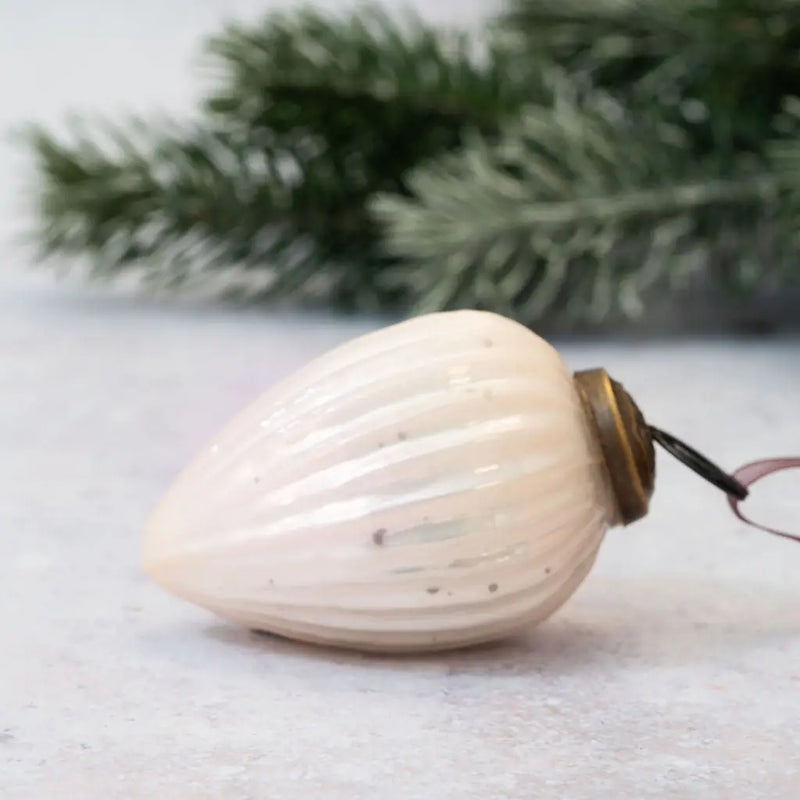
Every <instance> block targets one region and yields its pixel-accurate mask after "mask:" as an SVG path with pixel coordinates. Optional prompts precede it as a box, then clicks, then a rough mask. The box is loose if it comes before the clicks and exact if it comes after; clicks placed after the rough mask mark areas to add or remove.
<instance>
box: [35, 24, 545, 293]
mask: <svg viewBox="0 0 800 800" xmlns="http://www.w3.org/2000/svg"><path fill="white" fill-rule="evenodd" d="M476 50H477V48H476V46H475V44H474V42H471V41H470V40H469V39H468V38H467V37H466V36H465V35H463V34H459V33H447V32H441V31H439V30H438V29H434V28H432V27H430V26H426V25H424V24H423V23H421V22H418V21H417V22H414V21H413V20H412V22H410V23H409V24H408V26H407V29H406V28H403V26H401V25H400V24H399V23H395V22H393V21H392V20H391V19H389V17H388V16H385V15H383V14H382V13H381V12H378V11H365V12H358V13H355V14H354V15H352V16H350V17H344V18H338V17H334V16H326V15H324V14H321V13H319V12H315V11H300V12H295V13H292V14H272V15H270V16H268V17H267V18H266V19H265V20H264V22H263V23H261V24H260V25H257V26H255V27H242V26H232V27H230V28H228V29H227V30H226V31H224V32H223V33H222V34H221V35H220V36H218V37H215V38H214V39H212V40H211V41H210V42H209V44H208V53H209V54H210V57H211V61H212V64H213V65H214V66H215V67H216V74H217V81H216V88H215V90H214V92H213V93H212V95H211V97H210V98H209V100H208V102H207V103H206V111H205V112H204V113H203V114H201V116H200V118H199V119H198V120H197V122H196V124H194V125H193V126H191V127H190V128H188V129H181V128H180V127H178V126H163V125H161V126H160V125H155V124H146V123H135V124H134V123H133V122H128V123H125V124H120V125H114V126H106V127H105V129H104V128H103V127H102V126H100V125H94V126H92V125H88V124H87V125H84V129H83V130H82V131H81V132H78V133H76V134H75V135H74V136H73V137H72V141H62V140H60V139H58V138H56V137H55V136H53V135H51V134H49V133H48V132H47V131H45V130H44V129H42V128H39V127H34V128H32V129H31V130H30V132H29V136H28V141H29V144H30V147H31V149H32V151H33V153H34V156H35V158H36V165H37V171H38V174H39V177H40V181H39V184H40V185H39V199H38V219H39V227H38V231H37V232H36V235H37V238H38V239H39V241H40V244H41V249H42V252H43V255H44V256H45V257H46V256H52V255H58V254H67V255H72V254H88V255H90V256H91V257H92V259H93V263H94V275H95V276H101V275H105V276H113V275H115V274H117V273H118V272H121V271H124V270H131V269H137V270H138V269H140V268H141V267H144V268H145V270H146V274H147V275H148V278H149V280H151V281H152V282H153V283H154V284H156V285H166V284H168V283H169V284H174V283H179V282H181V281H185V280H188V279H189V278H192V279H200V278H207V277H208V275H209V273H211V272H214V271H218V270H221V269H225V268H228V267H230V266H240V267H243V268H245V269H249V270H251V271H254V270H255V269H256V268H263V271H264V272H267V273H269V274H270V275H271V276H272V277H271V278H270V280H266V279H264V278H262V279H261V280H260V281H259V285H261V286H262V288H261V289H260V290H259V292H260V293H264V294H266V293H267V291H268V289H267V288H266V285H268V287H269V291H274V292H278V291H280V292H281V293H284V294H288V293H290V292H291V293H295V292H300V293H301V292H302V291H305V290H308V291H311V292H312V293H315V294H317V295H324V296H326V297H329V298H330V300H331V301H332V302H338V303H342V304H345V305H360V306H363V305H366V306H368V307H370V308H372V307H377V306H381V305H382V304H384V303H390V304H391V303H393V302H395V300H396V298H395V295H394V293H392V292H389V291H387V290H379V289H378V286H379V282H378V281H377V275H378V274H379V273H380V271H381V270H382V269H383V267H384V266H385V265H386V263H387V259H386V258H385V257H384V256H383V255H382V254H381V253H380V252H379V250H378V248H377V243H378V241H379V237H380V231H379V229H378V227H377V225H376V223H375V220H374V219H373V218H372V216H371V215H370V213H369V211H368V207H367V203H368V200H369V198H370V197H371V196H372V195H373V194H374V192H376V191H378V190H386V191H398V192H403V191H405V186H404V175H405V173H406V171H407V170H408V169H409V168H410V167H412V166H414V165H415V164H417V163H419V162H421V161H422V160H424V159H426V158H431V157H435V156H437V155H438V154H439V153H441V152H444V151H447V150H450V149H452V148H454V147H455V146H457V145H458V144H459V143H460V141H461V135H462V132H463V130H464V129H465V127H466V126H467V125H468V124H469V125H475V126H477V127H478V128H479V129H481V130H483V131H491V130H495V129H496V127H497V125H498V124H499V119H500V118H501V117H502V115H503V113H505V112H506V111H507V110H510V109H514V108H516V107H518V105H519V104H520V103H521V101H522V97H523V96H524V95H526V94H528V93H529V92H530V91H531V90H532V89H531V87H532V86H534V85H535V84H527V85H526V86H525V87H522V85H514V84H513V82H512V81H511V79H510V78H509V77H508V76H509V75H513V72H512V71H510V70H509V71H508V72H507V71H505V70H504V67H503V64H504V58H505V57H504V55H503V53H502V52H500V51H499V50H496V51H493V52H491V53H487V52H483V53H479V52H476ZM298 259H299V260H298ZM314 264H316V267H314V266H313V265H314Z"/></svg>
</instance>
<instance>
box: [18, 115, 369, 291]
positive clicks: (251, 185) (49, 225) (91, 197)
mask: <svg viewBox="0 0 800 800" xmlns="http://www.w3.org/2000/svg"><path fill="white" fill-rule="evenodd" d="M72 139H73V140H72V141H71V142H70V143H63V142H61V141H59V140H58V139H56V138H55V137H54V136H53V135H51V134H49V133H47V132H46V131H44V130H42V129H41V128H32V129H30V131H29V133H28V141H29V144H30V146H31V147H32V149H33V151H34V154H35V156H36V160H37V167H38V172H39V174H40V176H41V189H40V192H39V195H38V216H37V218H38V221H39V224H38V228H37V230H36V231H35V237H36V240H37V241H38V243H39V249H40V257H41V258H42V259H47V258H49V257H52V256H55V255H64V254H67V255H69V254H74V255H85V254H88V255H90V256H91V257H92V276H93V277H102V276H106V277H113V276H116V275H117V274H120V273H122V272H125V271H137V272H138V271H140V270H145V276H146V278H147V280H148V282H149V283H150V284H151V285H153V286H156V287H172V286H175V285H179V284H182V283H185V282H197V280H198V279H203V278H207V277H208V275H207V273H208V272H209V271H214V270H222V269H226V268H230V267H234V266H240V267H243V268H245V269H248V268H249V269H254V268H259V269H261V270H263V271H264V273H265V275H263V276H262V277H261V279H260V280H259V282H258V286H259V289H258V293H259V294H260V295H262V296H267V295H269V294H271V293H278V292H280V293H283V292H286V291H290V290H298V289H299V288H301V287H302V284H303V283H304V281H300V280H299V277H300V276H301V275H303V276H305V279H306V280H308V279H311V278H312V277H313V276H314V274H315V273H316V272H317V271H318V270H323V271H324V269H325V267H326V266H327V267H328V268H329V269H330V270H332V271H333V272H334V273H337V272H338V273H340V280H344V281H345V282H348V283H349V282H350V277H349V275H348V270H346V269H345V268H344V266H343V264H341V263H340V260H341V258H342V253H343V250H344V249H346V246H343V245H342V242H347V241H348V239H349V237H351V236H356V237H358V236H359V235H362V238H363V231H360V230H359V227H358V226H359V225H361V224H363V223H362V222H361V218H362V217H363V209H362V208H361V207H360V206H358V205H357V206H356V207H353V204H352V202H348V198H347V197H346V196H345V197H343V196H341V195H340V194H339V193H338V192H336V191H335V190H334V192H335V196H334V197H331V186H332V185H333V186H334V187H335V181H332V180H331V176H330V175H329V174H327V170H328V168H329V165H327V164H326V163H325V162H324V161H322V162H320V160H319V159H315V158H313V157H309V156H307V155H306V156H304V155H303V154H299V153H296V152H293V151H292V150H290V149H289V148H287V147H282V148H278V147H276V146H274V145H273V144H271V143H269V142H267V141H265V139H264V137H259V138H257V139H256V141H247V140H244V139H238V138H236V137H235V136H234V135H233V134H231V133H230V132H225V133H222V132H219V131H213V130H206V129H194V130H191V131H183V130H173V129H166V128H156V129H153V128H152V127H151V126H149V125H147V124H145V123H141V122H140V123H137V124H133V123H129V124H128V125H126V126H124V127H123V126H112V125H106V126H105V127H103V128H101V127H99V126H93V127H92V129H91V135H88V134H86V133H83V134H81V133H80V132H77V131H76V132H75V133H74V135H73V137H72ZM334 207H335V210H333V209H334ZM377 262H378V260H377V259H376V261H375V262H373V265H374V264H375V263H377ZM362 277H363V276H362ZM328 283H329V284H331V283H334V284H335V283H336V280H335V278H332V277H331V276H329V281H328ZM328 291H331V292H334V293H335V291H336V289H335V287H332V286H328Z"/></svg>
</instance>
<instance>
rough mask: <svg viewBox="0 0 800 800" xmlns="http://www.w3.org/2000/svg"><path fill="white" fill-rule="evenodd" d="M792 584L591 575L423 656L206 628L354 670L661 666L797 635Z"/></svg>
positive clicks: (281, 659)
mask: <svg viewBox="0 0 800 800" xmlns="http://www.w3.org/2000/svg"><path fill="white" fill-rule="evenodd" d="M797 605H798V604H797V593H796V592H793V593H789V592H788V591H785V590H784V591H781V590H780V589H775V588H772V587H769V586H765V585H750V586H748V587H742V586H740V585H735V584H733V583H732V582H727V583H725V584H713V583H710V582H708V581H704V580H702V579H701V578H700V577H698V578H696V579H690V578H686V577H685V576H684V577H679V578H664V579H662V580H659V581H652V580H650V581H647V582H644V581H636V580H631V581H619V580H614V581H613V582H612V581H603V580H598V581H594V582H593V583H592V585H591V586H590V587H587V588H586V589H585V590H584V591H582V592H580V593H579V594H578V596H576V597H575V598H573V601H572V602H571V603H568V604H567V606H566V607H564V608H563V609H562V610H561V612H559V613H558V614H556V615H555V616H554V617H553V618H551V619H550V620H549V621H547V622H545V623H544V624H543V625H541V626H539V627H538V628H534V629H532V630H530V631H526V632H523V633H521V634H519V635H517V636H514V637H511V638H508V639H504V640H502V641H499V642H495V643H491V644H486V645H479V646H476V647H470V648H465V649H461V650H455V651H449V652H444V653H431V654H423V655H382V654H364V653H358V652H353V651H348V650H341V649H333V648H328V647H320V646H317V645H311V644H305V643H301V642H294V641H291V640H289V639H285V638H281V637H278V636H275V635H272V634H269V633H262V632H255V631H249V630H246V629H240V628H236V627H235V626H232V625H227V624H224V623H214V624H212V625H210V626H209V627H208V628H207V629H206V631H205V632H206V634H207V636H208V637H209V638H210V639H211V640H213V641H215V642H217V643H220V644H223V645H225V646H226V647H231V646H232V647H234V648H235V649H236V650H238V651H239V652H241V651H242V650H248V651H251V652H253V653H256V654H258V656H259V657H265V658H269V659H270V670H271V671H272V670H278V671H280V670H281V669H284V668H285V669H286V670H287V671H288V670H291V671H296V670H297V668H298V666H299V662H302V663H303V664H306V665H308V666H309V667H311V666H312V665H313V664H314V663H324V664H325V665H327V666H328V667H329V668H330V669H331V670H332V672H328V673H327V675H328V678H330V677H331V675H332V674H333V673H334V672H335V671H336V670H337V669H338V668H340V667H343V668H344V669H343V670H342V672H343V674H349V672H351V671H352V669H353V668H354V667H357V668H358V669H360V670H370V671H382V670H389V671H393V672H406V673H407V672H408V671H409V670H410V671H412V672H414V671H419V672H421V673H424V674H431V673H433V674H446V675H475V676H485V677H487V678H491V677H493V676H494V677H502V676H508V675H514V674H523V673H524V674H529V675H537V674H538V675H542V676H545V675H569V674H579V673H582V672H586V671H593V672H597V671H600V672H603V671H608V672H619V671H620V670H625V669H628V668H630V669H636V670H641V669H660V668H670V667H686V666H691V665H693V664H698V665H708V664H712V665H713V664H714V663H715V662H719V663H721V662H725V663H731V661H734V662H735V661H736V660H737V659H738V658H739V657H745V656H747V655H749V654H753V653H755V652H757V651H759V650H762V649H764V648H770V647H771V648H780V647H782V646H785V645H786V644H788V643H789V642H792V641H794V642H800V614H798V613H797Z"/></svg>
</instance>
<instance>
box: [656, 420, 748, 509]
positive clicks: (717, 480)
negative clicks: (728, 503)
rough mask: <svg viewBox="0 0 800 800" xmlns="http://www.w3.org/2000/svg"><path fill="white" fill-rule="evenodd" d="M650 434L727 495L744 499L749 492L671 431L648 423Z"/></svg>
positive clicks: (683, 462) (679, 459)
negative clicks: (667, 431)
mask: <svg viewBox="0 0 800 800" xmlns="http://www.w3.org/2000/svg"><path fill="white" fill-rule="evenodd" d="M650 435H651V436H652V437H653V441H655V442H657V443H658V444H660V445H661V447H663V448H664V449H665V450H666V451H667V452H668V453H669V454H670V455H672V456H674V457H675V458H677V459H678V461H680V462H681V463H682V464H685V465H686V466H687V467H689V469H691V470H692V471H693V472H696V473H697V474H698V475H699V476H700V477H701V478H704V479H705V480H707V481H708V482H709V483H711V484H713V485H714V486H716V487H717V488H718V489H722V491H723V492H725V494H727V495H728V496H729V497H733V498H735V499H736V500H744V499H745V498H746V497H747V495H748V494H749V491H748V489H747V487H746V486H745V485H744V484H743V483H742V482H741V481H739V480H737V479H736V478H735V477H734V476H733V475H729V474H728V473H727V472H725V471H724V470H723V469H721V468H720V467H718V466H717V465H716V464H714V463H713V462H711V461H709V460H708V459H707V458H706V457H705V456H704V455H702V454H700V453H698V452H697V450H695V449H693V448H691V447H689V445H688V444H686V443H685V442H682V441H681V440H680V439H678V438H676V437H675V436H673V435H672V434H671V433H666V432H665V431H662V430H660V429H659V428H655V427H653V426H652V425H650Z"/></svg>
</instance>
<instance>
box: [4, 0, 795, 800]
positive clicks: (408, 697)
mask: <svg viewBox="0 0 800 800" xmlns="http://www.w3.org/2000/svg"><path fill="white" fill-rule="evenodd" d="M481 5H482V4H481V3H480V2H478V0H474V2H472V3H469V4H461V3H455V2H451V3H449V7H450V11H451V12H452V9H453V8H463V9H466V11H465V12H464V13H466V12H467V11H468V12H469V13H470V14H474V13H475V12H476V11H477V9H479V8H480V7H481ZM260 6H262V4H257V3H251V2H248V3H244V2H241V3H237V4H234V3H222V2H218V3H212V2H206V3H199V2H189V0H183V1H180V0H161V1H160V2H158V3H156V2H152V0H148V2H146V3H142V4H138V5H134V4H130V3H123V2H121V0H118V2H115V3H105V4H101V3H99V2H97V3H90V2H86V1H85V2H82V3H80V2H70V3H57V2H55V1H54V0H52V1H51V2H43V1H42V0H38V2H28V3H27V4H23V3H12V2H9V0H6V2H4V3H3V4H2V6H0V8H2V20H3V23H2V26H0V74H2V75H3V76H4V78H3V80H2V81H1V82H0V91H2V96H1V97H0V99H2V102H0V113H2V115H3V120H2V122H3V123H8V122H16V121H18V119H19V118H21V117H22V116H28V117H35V118H40V119H41V118H48V119H57V118H58V114H59V113H60V112H61V111H62V110H64V109H66V108H68V107H71V106H75V107H90V108H97V109H99V110H105V111H109V112H112V111H116V110H119V109H123V108H130V107H137V106H138V107H140V108H143V109H146V108H148V107H149V106H150V104H158V103H162V104H165V105H170V106H175V107H179V106H181V104H182V103H183V104H187V105H188V101H189V98H190V96H191V94H192V92H193V91H195V89H196V85H195V84H194V83H193V82H192V81H191V80H190V74H189V58H190V54H191V53H192V51H193V49H194V47H195V45H196V42H197V35H198V33H200V32H201V31H203V30H206V29H209V28H212V27H213V24H214V22H215V20H217V19H218V18H219V17H220V16H221V15H222V14H224V13H225V12H226V11H228V10H231V9H233V10H236V11H242V12H251V11H252V10H253V9H254V8H258V7H260ZM440 13H444V12H440ZM22 166H23V162H22V160H21V159H19V158H17V157H15V156H13V154H12V151H11V150H10V149H8V148H6V149H3V150H2V152H1V153H0V175H2V176H3V179H2V180H0V192H2V198H0V199H1V200H2V212H0V214H1V215H0V221H2V225H3V226H4V231H3V233H4V234H5V233H8V232H11V231H12V230H13V228H14V226H15V224H16V216H15V215H16V212H15V210H14V209H15V208H16V206H17V200H18V197H17V196H16V192H17V191H18V189H19V186H20V185H23V184H21V183H20V182H21V181H22V180H23V172H22ZM13 187H16V188H13ZM3 247H4V249H3V250H2V257H3V265H2V266H3V270H2V272H0V444H1V445H2V446H1V447H0V587H2V594H1V595H0V597H1V599H0V798H3V800H5V799H6V798H8V800H40V799H43V798H70V800H72V799H73V798H75V799H76V800H77V799H78V798H87V799H89V800H95V799H97V800H109V799H110V798H121V799H123V800H128V799H130V800H136V799H138V798H148V800H184V799H185V800H211V799H212V798H213V799H214V800H222V799H223V798H224V799H225V800H230V799H231V798H235V799H236V800H248V799H251V800H265V799H271V798H276V799H279V800H284V799H285V800H301V798H302V799H303V800H305V799H306V798H319V799H320V800H327V799H328V798H337V799H338V798H342V799H343V800H360V798H383V799H384V800H438V799H439V798H459V799H461V798H463V799H464V800H473V798H474V799H476V800H477V798H480V799H481V800H489V799H492V800H493V799H494V798H498V800H499V799H500V798H513V800H530V798H536V799H537V800H550V799H551V798H552V799H553V800H556V799H558V800H605V799H606V798H607V799H608V800H617V798H637V800H638V798H647V797H653V798H698V800H715V799H716V798H719V800H723V799H724V800H733V799H734V798H735V799H736V800H751V799H752V800H756V799H758V800H762V799H763V798H772V800H796V798H797V797H798V796H800V756H799V755H798V741H800V667H798V664H800V581H799V580H798V576H800V547H798V546H796V545H793V544H791V543H785V542H782V541H779V540H777V539H772V538H770V537H768V536H766V535H764V534H759V533H757V532H751V531H748V530H746V529H744V528H743V526H741V525H740V524H738V523H737V522H736V521H735V520H734V518H733V517H732V516H731V515H730V513H729V511H728V509H727V507H726V505H725V502H724V498H722V496H721V495H719V493H717V492H716V491H715V490H713V489H711V488H709V487H706V486H705V485H704V484H702V483H701V482H700V481H699V480H698V479H696V478H695V477H694V476H692V475H691V474H690V473H688V471H686V470H684V469H682V468H681V467H680V466H679V465H677V464H675V463H673V462H671V461H670V460H668V459H666V458H663V457H662V458H660V459H659V478H658V490H657V494H656V497H655V499H654V502H653V506H652V511H651V514H650V516H649V517H648V519H646V520H644V521H643V522H641V523H639V524H637V525H636V526H634V527H632V528H630V529H628V530H624V531H614V532H612V533H611V535H610V536H609V538H608V540H607V542H606V544H605V546H604V548H603V550H602V553H601V557H600V560H599V563H598V565H597V568H596V569H595V571H594V572H593V574H592V575H591V577H590V579H589V580H588V581H587V583H586V584H585V585H584V587H583V588H582V589H581V591H580V592H579V593H578V595H577V596H576V597H575V598H574V599H573V601H572V602H571V603H569V604H568V606H567V607H566V608H565V609H563V611H562V612H561V613H560V614H559V615H558V616H557V617H556V618H555V619H553V620H552V621H551V622H550V623H548V624H547V625H545V626H544V627H543V628H541V629H540V630H538V631H534V632H531V633H530V634H529V635H526V636H524V637H522V638H521V639H519V640H517V641H515V642H513V643H510V644H508V645H504V646H501V647H495V648H484V649H479V650H475V651H469V652H465V653H460V654H454V655H450V656H437V657H432V658H425V659H413V658H412V659H387V658H383V659H381V658H362V657H359V656H354V655H348V654H342V653H333V652H328V651H324V650H317V649H313V648H310V647H302V646H296V645H292V644H289V643H286V642H280V641H275V640H272V639H269V638H267V637H258V636H253V635H251V634H249V633H247V632H246V631H241V630H238V629H236V628H233V627H230V626H227V625H224V624H222V623H219V622H217V621H215V620H214V619H213V618H211V617H209V616H208V615H206V614H204V613H203V612H200V611H198V610H195V609H193V608H191V607H189V606H186V605H184V604H182V603H180V602H178V601H176V600H173V599H171V598H169V597H167V596H166V595H164V594H163V593H162V592H161V591H160V590H159V589H158V588H157V587H155V586H153V585H151V584H150V583H148V582H147V581H146V580H145V579H144V577H143V576H142V574H141V573H140V571H139V563H138V561H139V539H140V534H141V530H142V526H143V524H144V521H145V519H146V517H147V514H148V513H149V511H150V510H151V508H152V507H153V505H154V504H155V503H156V502H157V500H158V499H159V497H160V495H161V493H162V492H163V491H164V490H165V488H166V486H167V484H168V482H169V481H170V480H171V478H172V476H173V475H174V473H175V471H176V470H177V469H179V468H180V467H181V466H182V465H183V464H184V463H185V461H186V460H187V459H188V458H190V457H191V456H192V455H193V453H194V452H195V451H196V450H197V449H198V447H199V446H201V444H202V443H203V442H204V441H205V440H206V438H207V437H208V435H209V434H210V433H212V432H214V431H215V430H216V428H217V427H218V426H219V425H221V424H222V423H224V422H225V421H226V420H227V419H228V418H229V416H230V415H232V414H234V413H236V412H237V411H238V410H239V409H240V408H241V407H242V406H243V405H244V404H245V403H247V402H249V401H250V400H251V399H252V397H254V396H255V394H257V393H258V392H260V391H261V390H262V389H264V388H265V387H266V386H268V385H269V384H271V383H272V382H273V381H275V380H276V379H277V378H279V377H281V376H283V375H285V374H287V373H288V372H290V371H291V370H292V369H294V368H295V367H296V366H298V365H300V364H302V363H303V362H304V361H306V360H307V359H308V358H310V357H312V356H313V355H316V354H318V353H321V352H322V351H323V350H325V349H326V348H328V347H329V346H331V345H333V344H335V343H337V342H339V341H341V340H342V339H344V338H346V337H348V336H350V335H354V334H356V333H358V332H360V331H362V330H366V329H368V328H370V327H372V326H374V325H375V324H377V323H376V322H375V321H369V320H355V321H353V320H351V321H341V320H339V321H336V320H332V319H328V318H324V317H318V316H316V317H308V316H300V315H278V314H256V313H252V312H233V311H226V310H224V309H203V308H191V307H185V306H170V305H169V304H167V303H147V302H140V301H136V300H135V299H131V298H126V297H124V296H122V297H121V296H115V295H112V294H106V293H104V292H102V291H101V290H99V289H97V288H92V289H83V288H75V287H70V286H61V287H59V286H54V285H53V283H52V281H51V280H50V278H49V276H48V275H47V274H42V275H36V274H31V273H29V272H28V271H27V270H25V269H24V267H25V261H24V255H23V254H21V253H20V252H19V251H18V250H17V249H15V248H12V247H11V246H10V245H8V244H6V245H4V246H3ZM557 344H558V345H559V346H560V347H561V349H562V352H563V353H564V354H565V357H566V358H567V360H568V361H569V363H570V364H571V365H572V366H574V367H575V368H581V367H588V366H595V365H598V364H602V365H605V366H606V367H607V368H608V369H609V370H610V371H611V372H612V373H613V374H614V375H615V377H617V378H618V379H620V380H622V381H623V382H624V383H625V384H626V385H627V387H628V388H629V389H630V391H631V392H632V393H633V394H634V396H635V397H636V398H637V400H638V401H639V402H640V404H641V405H642V407H643V408H644V409H645V411H646V413H647V414H648V416H649V417H650V418H651V419H652V420H653V421H655V422H658V423H660V424H662V425H663V426H664V427H667V428H669V429H671V430H674V431H675V433H677V434H679V435H682V436H685V437H686V438H687V439H689V440H690V441H692V442H693V443H695V444H696V445H697V446H699V447H701V448H702V449H704V450H706V451H708V452H709V453H710V454H712V455H713V456H714V457H715V458H717V459H719V460H720V461H721V462H722V463H723V464H725V465H727V466H730V467H734V466H736V465H737V464H739V463H742V462H743V461H747V460H749V459H751V458H755V457H760V456H767V455H780V454H792V453H800V419H798V412H797V409H798V408H799V407H800V369H798V367H800V357H799V356H800V350H798V343H797V340H796V339H789V338H785V339H779V340H765V341H761V342H747V341H744V340H734V339H726V340H705V341H702V342H700V341H694V340H682V341H673V342H671V343H658V342H649V343H641V344H638V345H636V344H630V343H627V344H626V343H616V344H614V343H612V342H605V343H603V342H597V343H592V344H588V343H576V342H572V343H569V342H566V341H561V342H557ZM796 487H797V475H793V476H792V475H787V476H786V477H784V478H781V479H776V480H775V481H773V482H772V483H771V484H769V485H767V484H766V483H765V485H764V488H763V490H759V491H758V492H757V493H756V496H755V497H754V498H753V500H752V502H751V503H749V504H748V505H749V506H752V508H753V513H756V511H759V512H761V514H762V515H763V516H764V517H765V518H767V517H768V518H769V520H771V521H773V522H774V523H776V524H778V523H781V524H785V525H787V526H791V527H794V529H796V530H797V529H798V528H800V524H798V520H800V513H799V512H800V506H799V505H798V502H797V500H796V498H797V496H798V492H797V488H796Z"/></svg>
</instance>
